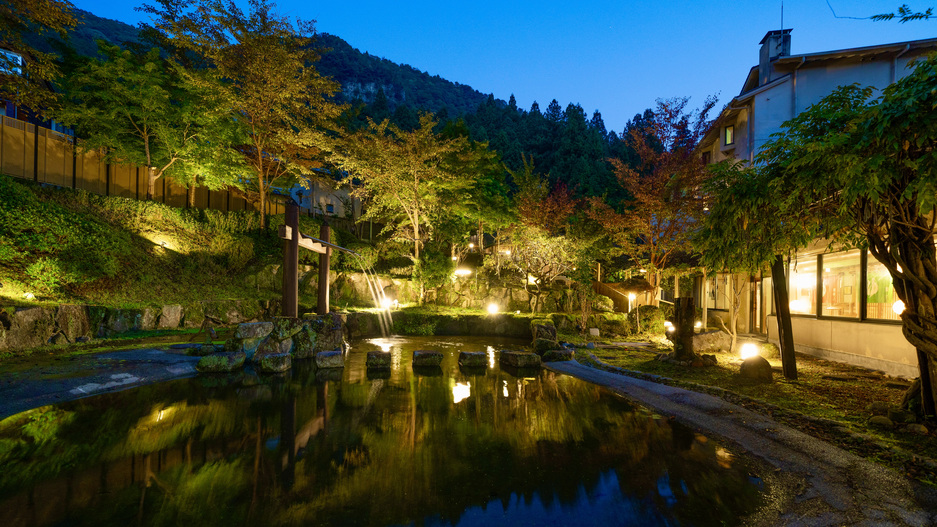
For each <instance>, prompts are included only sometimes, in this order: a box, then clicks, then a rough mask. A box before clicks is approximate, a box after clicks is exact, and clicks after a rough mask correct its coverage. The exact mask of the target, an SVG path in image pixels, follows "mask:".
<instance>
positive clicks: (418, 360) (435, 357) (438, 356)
mask: <svg viewBox="0 0 937 527" xmlns="http://www.w3.org/2000/svg"><path fill="white" fill-rule="evenodd" d="M440 364H442V353H441V352H438V351H425V350H417V351H414V352H413V367H414V368H418V367H420V366H439V365H440Z"/></svg>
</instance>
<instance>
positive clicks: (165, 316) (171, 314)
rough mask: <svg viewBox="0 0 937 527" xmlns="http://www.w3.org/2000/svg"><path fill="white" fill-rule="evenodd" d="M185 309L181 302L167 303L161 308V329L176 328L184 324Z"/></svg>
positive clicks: (158, 324)
mask: <svg viewBox="0 0 937 527" xmlns="http://www.w3.org/2000/svg"><path fill="white" fill-rule="evenodd" d="M183 314H184V309H183V308H182V306H181V305H179V304H170V305H165V306H163V307H162V308H161V309H160V310H159V322H158V323H157V327H158V328H159V329H176V328H178V327H179V325H180V324H182V317H183Z"/></svg>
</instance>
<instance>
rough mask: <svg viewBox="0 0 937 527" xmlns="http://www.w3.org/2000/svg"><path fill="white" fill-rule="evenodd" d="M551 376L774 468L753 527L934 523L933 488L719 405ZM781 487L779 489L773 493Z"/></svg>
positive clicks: (608, 378)
mask: <svg viewBox="0 0 937 527" xmlns="http://www.w3.org/2000/svg"><path fill="white" fill-rule="evenodd" d="M547 367H548V368H550V369H551V370H553V371H557V372H560V373H565V374H568V375H572V376H574V377H578V378H580V379H583V380H586V381H589V382H592V383H595V384H599V385H602V386H606V387H608V388H610V389H612V390H614V391H615V392H617V393H620V394H623V395H626V396H628V397H631V398H633V399H635V400H637V401H639V402H640V403H642V404H644V405H646V406H650V407H652V408H654V409H656V410H657V411H659V412H661V413H664V414H667V415H672V416H674V417H676V418H677V419H678V420H679V421H681V422H683V423H684V424H687V425H689V426H693V427H695V428H697V429H699V430H701V431H704V432H705V433H707V434H714V435H717V436H720V437H722V438H724V439H725V440H727V441H728V442H730V443H734V444H736V445H737V446H739V447H741V448H742V449H744V450H746V451H748V452H749V453H750V454H751V455H753V456H755V457H756V458H759V459H761V460H762V461H764V462H766V463H768V464H769V465H771V466H772V467H774V468H775V470H776V471H777V472H776V475H777V481H775V482H773V483H774V485H773V486H774V487H775V488H774V489H773V490H774V492H773V493H772V496H771V503H769V504H768V506H767V507H766V510H765V511H764V512H763V514H762V515H761V517H759V518H756V519H754V521H756V523H764V524H772V525H792V526H797V525H805V526H827V525H829V526H834V525H835V526H839V525H863V526H886V525H895V526H904V525H907V526H915V527H921V526H928V525H937V489H932V488H929V487H924V486H922V485H919V484H917V483H915V482H913V481H910V480H908V479H907V478H905V477H904V476H902V475H901V474H898V473H897V472H895V471H893V470H891V469H889V468H887V467H883V466H881V465H878V464H876V463H873V462H871V461H867V460H865V459H863V458H861V457H858V456H856V455H854V454H851V453H849V452H846V451H845V450H842V449H840V448H838V447H835V446H833V445H830V444H829V443H826V442H824V441H821V440H819V439H816V438H814V437H811V436H809V435H807V434H804V433H802V432H799V431H797V430H794V429H792V428H789V427H787V426H785V425H783V424H780V423H778V422H776V421H774V420H772V419H770V418H769V417H766V416H763V415H761V414H757V413H754V412H752V411H749V410H746V409H745V408H742V407H740V406H737V405H734V404H731V403H729V402H726V401H724V400H723V399H720V398H717V397H713V396H711V395H706V394H702V393H697V392H691V391H688V390H684V389H682V388H676V387H672V386H666V385H663V384H657V383H653V382H649V381H644V380H640V379H635V378H632V377H627V376H624V375H617V374H614V373H610V372H606V371H601V370H597V369H595V368H590V367H588V366H584V365H582V364H579V363H577V362H575V361H569V362H553V363H549V364H548V365H547ZM778 487H780V488H778Z"/></svg>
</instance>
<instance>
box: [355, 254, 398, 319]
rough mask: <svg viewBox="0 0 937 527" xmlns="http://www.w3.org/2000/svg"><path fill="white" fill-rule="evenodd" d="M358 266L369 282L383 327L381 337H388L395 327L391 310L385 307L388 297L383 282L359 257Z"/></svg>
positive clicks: (369, 289)
mask: <svg viewBox="0 0 937 527" xmlns="http://www.w3.org/2000/svg"><path fill="white" fill-rule="evenodd" d="M355 256H357V255H355ZM358 265H360V266H361V271H362V272H364V277H365V280H367V282H368V291H369V292H370V293H371V300H372V301H373V302H374V305H375V307H377V309H378V315H377V319H378V322H379V323H380V325H381V336H382V337H387V336H388V335H390V332H391V330H392V329H393V327H394V321H393V319H392V318H391V316H390V308H389V307H385V306H387V303H388V302H387V297H386V296H385V295H384V288H383V287H381V280H380V278H379V277H378V276H377V272H376V271H375V270H374V268H373V267H371V266H369V265H365V262H364V259H362V258H361V257H360V256H358Z"/></svg>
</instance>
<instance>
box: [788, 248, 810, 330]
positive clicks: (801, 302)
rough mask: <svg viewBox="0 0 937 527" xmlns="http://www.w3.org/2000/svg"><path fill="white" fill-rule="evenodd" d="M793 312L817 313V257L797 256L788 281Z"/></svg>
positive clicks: (799, 313)
mask: <svg viewBox="0 0 937 527" xmlns="http://www.w3.org/2000/svg"><path fill="white" fill-rule="evenodd" d="M788 295H789V296H790V308H791V314H794V315H816V314H817V257H816V256H807V257H802V258H797V259H796V260H795V261H794V265H792V266H791V277H790V281H789V282H788Z"/></svg>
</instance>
